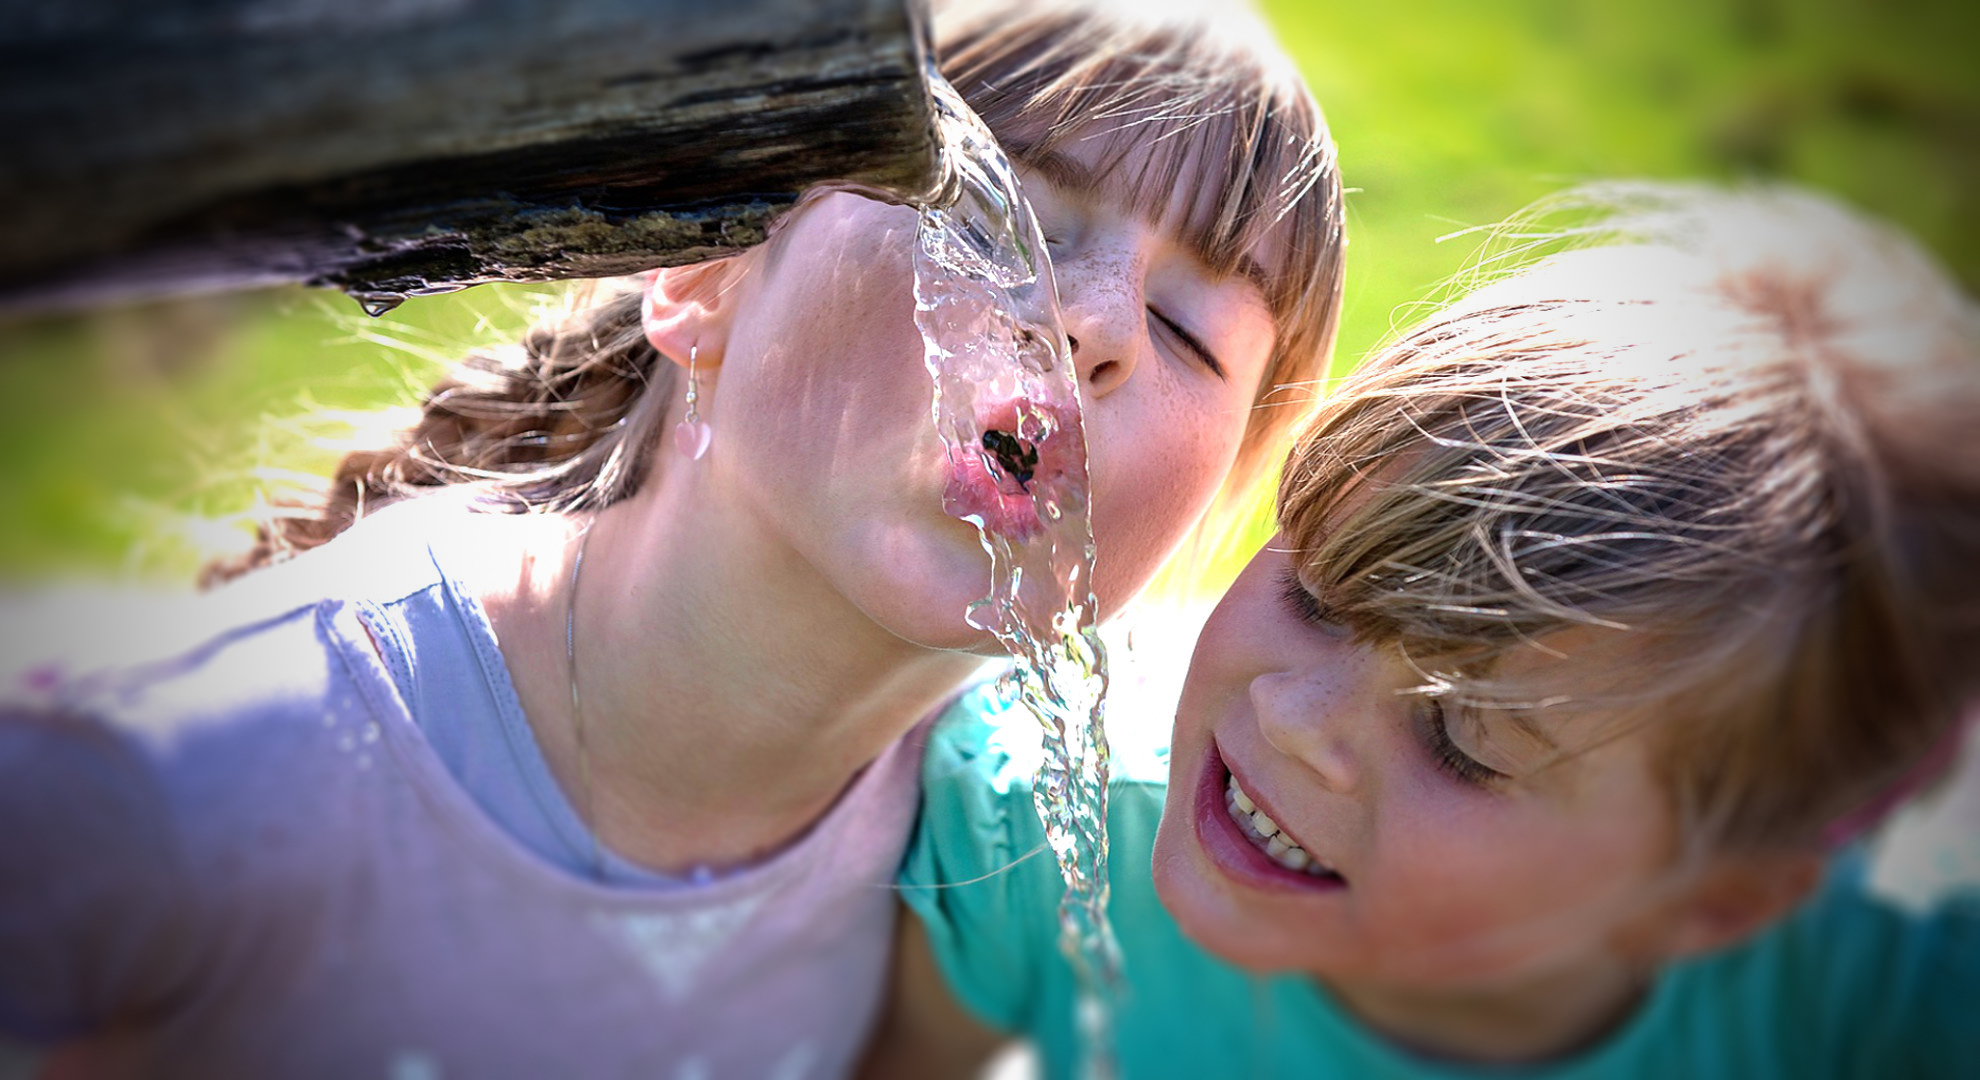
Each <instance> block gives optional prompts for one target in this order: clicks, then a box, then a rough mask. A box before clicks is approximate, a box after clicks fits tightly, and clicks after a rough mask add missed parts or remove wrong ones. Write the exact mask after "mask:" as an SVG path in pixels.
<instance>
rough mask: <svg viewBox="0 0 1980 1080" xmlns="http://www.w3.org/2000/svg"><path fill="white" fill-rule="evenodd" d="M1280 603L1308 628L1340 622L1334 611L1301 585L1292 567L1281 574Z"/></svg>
mask: <svg viewBox="0 0 1980 1080" xmlns="http://www.w3.org/2000/svg"><path fill="white" fill-rule="evenodd" d="M1279 602H1280V603H1281V604H1284V605H1285V607H1286V610H1287V611H1290V612H1292V613H1293V615H1294V616H1296V617H1297V618H1298V619H1299V621H1300V622H1303V623H1305V624H1307V625H1308V626H1328V625H1334V624H1337V622H1338V620H1336V619H1335V617H1334V609H1333V608H1330V607H1328V606H1327V605H1326V604H1325V603H1323V602H1322V601H1321V599H1320V598H1319V597H1317V596H1315V595H1313V593H1312V591H1311V590H1309V589H1308V588H1307V587H1306V586H1305V585H1303V584H1301V583H1300V580H1299V574H1297V573H1296V572H1294V570H1293V569H1292V567H1287V568H1285V569H1284V570H1281V571H1280V572H1279Z"/></svg>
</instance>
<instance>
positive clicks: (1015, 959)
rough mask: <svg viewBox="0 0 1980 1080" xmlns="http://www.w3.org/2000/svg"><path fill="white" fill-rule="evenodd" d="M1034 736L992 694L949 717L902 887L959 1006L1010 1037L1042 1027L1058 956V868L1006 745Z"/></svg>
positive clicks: (934, 737)
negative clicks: (1042, 1003) (1047, 983)
mask: <svg viewBox="0 0 1980 1080" xmlns="http://www.w3.org/2000/svg"><path fill="white" fill-rule="evenodd" d="M1028 725H1029V727H1028ZM1026 739H1029V740H1030V741H1031V742H1033V743H1035V742H1036V741H1037V735H1036V730H1035V722H1034V721H1032V720H1031V718H1030V717H1029V716H1027V715H1024V714H1023V713H1022V712H1021V711H1016V710H1011V709H1009V708H1008V707H1007V706H1005V705H1004V704H1003V703H1001V702H999V701H998V699H997V698H996V696H995V695H994V693H993V692H992V691H991V690H990V689H988V688H983V689H979V690H976V691H972V692H970V693H968V694H965V695H964V696H963V697H962V698H960V699H958V700H957V702H956V703H955V704H953V705H951V706H950V707H949V708H948V710H946V711H945V712H944V714H943V715H942V717H941V718H940V719H938V720H937V722H936V725H935V728H934V730H933V731H932V732H931V734H930V737H929V740H928V749H927V753H926V756H925V758H924V759H923V765H922V805H921V816H920V819H919V822H918V824H917V825H916V827H915V836H914V839H913V841H912V843H911V844H910V846H909V848H908V855H907V859H906V861H905V863H904V864H903V866H902V870H901V879H900V891H901V899H902V900H903V901H904V902H905V903H906V904H907V906H908V907H909V908H911V909H913V911H914V912H915V914H916V915H918V916H919V917H920V919H921V922H922V926H923V928H924V929H925V930H926V931H927V934H928V941H929V945H930V946H931V948H932V949H933V951H934V954H935V958H936V961H937V963H938V964H940V966H941V968H942V973H943V975H944V976H946V977H947V979H948V981H949V988H950V990H951V991H952V992H953V993H954V994H955V996H956V1000H957V1001H959V1002H961V1003H962V1005H963V1006H964V1007H965V1008H967V1009H968V1010H969V1011H970V1012H972V1013H973V1014H975V1015H976V1017H977V1018H978V1019H979V1020H982V1021H983V1022H984V1023H986V1024H988V1025H989V1026H991V1027H993V1028H996V1029H998V1030H1000V1031H1004V1032H1009V1033H1016V1032H1023V1031H1026V1030H1029V1029H1030V1027H1031V1026H1032V1024H1033V1023H1034V1021H1035V1017H1034V1016H1033V1013H1034V1011H1035V1009H1036V1008H1037V1005H1038V1002H1039V999H1040V997H1041V996H1042V995H1041V992H1040V991H1041V988H1042V981H1043V980H1044V979H1045V978H1047V977H1048V973H1047V970H1046V965H1048V964H1050V963H1052V962H1053V960H1054V958H1055V957H1056V955H1057V954H1056V952H1055V947H1056V946H1055V941H1056V932H1055V926H1054V912H1056V910H1057V905H1058V899H1059V877H1058V867H1057V864H1056V863H1055V862H1054V861H1053V858H1052V852H1051V849H1050V848H1048V847H1047V846H1046V844H1045V837H1044V833H1043V830H1042V829H1040V827H1039V825H1038V819H1037V816H1036V814H1035V813H1034V812H1033V810H1032V802H1031V776H1030V772H1031V770H1030V769H1029V768H1027V767H1026V763H1024V762H1023V761H1021V760H1019V759H1018V757H1014V755H1013V754H1012V753H1011V752H1010V750H1009V749H1008V747H1009V746H1022V745H1024V742H1023V740H1026ZM1020 756H1021V755H1020Z"/></svg>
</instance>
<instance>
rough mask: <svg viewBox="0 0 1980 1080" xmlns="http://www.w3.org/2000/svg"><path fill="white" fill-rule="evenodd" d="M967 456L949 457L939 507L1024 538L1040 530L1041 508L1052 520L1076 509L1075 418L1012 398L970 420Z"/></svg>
mask: <svg viewBox="0 0 1980 1080" xmlns="http://www.w3.org/2000/svg"><path fill="white" fill-rule="evenodd" d="M977 422H978V426H979V430H981V431H982V433H983V434H982V435H981V436H979V437H978V439H977V447H976V450H975V452H974V453H962V454H955V455H951V458H950V468H951V471H950V477H949V482H948V487H947V489H946V490H945V492H944V494H943V506H944V508H945V509H946V510H947V511H948V512H949V514H950V515H952V516H954V517H958V518H961V519H963V520H965V521H974V522H976V523H977V524H979V525H981V526H982V527H983V528H984V529H985V530H987V531H989V532H992V533H996V534H998V535H1001V536H1006V537H1010V538H1012V539H1015V540H1019V541H1028V540H1030V539H1031V538H1032V537H1034V536H1037V535H1038V534H1039V532H1040V531H1041V530H1042V529H1043V527H1044V526H1043V523H1042V522H1041V521H1040V517H1039V515H1040V510H1041V506H1042V507H1043V510H1044V511H1045V512H1046V513H1047V514H1048V515H1050V516H1051V517H1052V518H1053V519H1054V520H1056V519H1057V517H1058V516H1059V513H1060V510H1061V509H1063V508H1065V507H1069V506H1077V505H1079V499H1080V498H1081V497H1082V496H1081V485H1082V483H1083V476H1084V472H1083V470H1082V469H1081V468H1080V462H1079V458H1078V454H1079V446H1080V440H1079V434H1078V432H1079V428H1078V423H1079V416H1078V413H1077V412H1073V413H1072V414H1071V415H1067V413H1066V411H1065V410H1064V409H1061V408H1058V407H1055V406H1053V405H1050V404H1048V403H1045V402H1038V401H1032V400H1029V399H1025V398H1013V399H1010V400H1007V401H1002V402H997V403H994V404H991V405H989V406H988V407H987V408H986V409H985V410H984V411H983V412H981V413H980V414H979V415H978V418H977Z"/></svg>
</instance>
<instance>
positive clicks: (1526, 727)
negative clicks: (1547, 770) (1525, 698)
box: [1499, 709, 1561, 754]
mask: <svg viewBox="0 0 1980 1080" xmlns="http://www.w3.org/2000/svg"><path fill="white" fill-rule="evenodd" d="M1499 715H1501V716H1503V717H1505V718H1506V719H1507V720H1508V721H1510V722H1511V723H1512V726H1513V727H1514V728H1515V729H1516V730H1518V731H1519V733H1520V734H1522V735H1524V736H1526V737H1527V738H1529V739H1531V740H1533V741H1534V742H1537V743H1539V744H1540V745H1541V746H1543V747H1545V748H1546V749H1547V750H1548V751H1550V752H1552V753H1556V754H1558V753H1560V752H1561V747H1560V744H1559V743H1556V742H1555V741H1554V739H1553V737H1552V736H1550V735H1548V734H1547V730H1546V729H1545V728H1543V727H1541V726H1540V721H1539V720H1537V719H1535V718H1534V715H1533V713H1532V711H1530V710H1528V709H1506V710H1504V711H1502V712H1501V713H1500V714H1499Z"/></svg>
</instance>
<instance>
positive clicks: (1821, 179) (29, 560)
mask: <svg viewBox="0 0 1980 1080" xmlns="http://www.w3.org/2000/svg"><path fill="white" fill-rule="evenodd" d="M1263 6H1264V8H1265V10H1266V12H1267V14H1268V16H1269V18H1270V20H1271V21H1272V23H1273V24H1274V25H1275V27H1276V28H1277V30H1278V32H1279V34H1280V36H1281V39H1282V41H1283V42H1284V44H1285V46H1286V48H1287V50H1288V51H1289V52H1290V53H1291V54H1292V55H1293V57H1294V58H1295V59H1296V60H1297V61H1298V62H1299V63H1300V65H1301V66H1302V67H1303V68H1304V70H1305V72H1306V76H1307V78H1308V80H1309V81H1310V83H1311V85H1312V87H1313V89H1314V92H1315V94H1316V96H1317V97H1318V98H1319V100H1320V102H1321V105H1322V106H1323V108H1324V109H1325V110H1326V112H1327V115H1328V118H1329V120H1330V121H1331V123H1332V126H1333V129H1334V132H1335V136H1336V138H1337V140H1338V142H1339V144H1340V147H1341V154H1342V161H1343V169H1344V173H1345V176H1346V180H1347V183H1348V185H1349V186H1350V187H1351V188H1352V189H1353V193H1352V194H1351V195H1350V196H1349V200H1348V206H1349V235H1350V243H1351V248H1350V263H1349V273H1350V277H1349V287H1348V300H1347V320H1346V325H1345V328H1344V331H1343V333H1342V336H1341V342H1340V351H1339V355H1338V358H1337V360H1336V370H1341V369H1342V368H1344V367H1345V366H1346V365H1351V364H1353V363H1354V362H1356V361H1357V360H1358V359H1359V358H1360V357H1361V356H1362V355H1363V353H1364V352H1366V351H1367V349H1368V348H1369V347H1370V346H1371V345H1373V344H1375V343H1376V342H1378V341H1379V340H1380V339H1381V338H1382V337H1383V336H1384V335H1385V334H1386V333H1387V332H1388V331H1389V330H1390V329H1391V327H1392V326H1395V325H1399V324H1401V323H1403V322H1407V321H1408V320H1409V318H1410V317H1411V314H1412V311H1413V307H1412V305H1413V303H1415V302H1418V301H1420V300H1421V299H1422V298H1423V297H1425V296H1426V295H1428V294H1430V292H1431V291H1432V289H1433V287H1434V286H1435V285H1437V284H1438V283H1439V282H1440V281H1442V280H1443V279H1445V278H1446V277H1447V276H1449V275H1450V274H1452V273H1453V272H1455V271H1456V270H1458V269H1459V268H1460V267H1461V266H1462V265H1463V264H1464V262H1465V261H1466V259H1467V257H1468V256H1469V255H1470V254H1471V253H1472V252H1473V250H1474V249H1475V247H1476V243H1477V238H1476V237H1475V236H1452V234H1456V233H1460V232H1462V231H1463V230H1465V229H1467V228H1469V227H1472V226H1477V225H1483V224H1489V223H1491V222H1493V221H1495V220H1497V219H1499V218H1501V217H1503V216H1504V215H1506V214H1508V213H1510V212H1511V211H1513V210H1516V209H1518V208H1519V207H1521V206H1523V205H1524V204H1526V203H1528V202H1530V201H1531V200H1533V199H1534V198H1536V197H1538V196H1541V195H1543V194H1546V193H1548V192H1551V191H1554V190H1557V189H1558V188H1560V187H1562V186H1564V185H1565V184H1567V183H1570V182H1573V181H1577V180H1583V179H1590V178H1599V177H1616V176H1648V177H1666V178H1668V177H1705V178H1714V179H1721V180H1732V179H1740V178H1785V179H1791V180H1794V181H1797V182H1800V183H1803V184H1807V185H1810V186H1813V187H1816V188H1819V189H1823V190H1826V191H1829V192H1832V193H1834V194H1837V195H1839V196H1841V197H1843V198H1845V199H1847V200H1849V201H1851V202H1853V203H1855V204H1856V205H1858V206H1860V207H1862V208H1864V209H1867V210H1869V211H1871V212H1872V213H1875V214H1877V215H1880V216H1882V217H1885V218H1887V219H1890V220H1892V221H1894V222H1896V223H1898V224H1899V225H1901V226H1903V227H1904V228H1906V229H1908V230H1910V231H1911V232H1912V233H1913V234H1914V235H1915V236H1917V237H1918V238H1919V239H1920V240H1921V241H1922V242H1923V243H1924V244H1925V245H1926V246H1927V247H1929V248H1931V249H1932V250H1934V251H1935V252H1936V253H1937V254H1938V255H1939V257H1940V258H1942V259H1943V260H1944V261H1945V262H1946V263H1947V264H1948V265H1949V266H1950V267H1951V269H1952V270H1953V272H1954V273H1955V274H1956V275H1957V276H1958V277H1959V278H1960V279H1961V280H1962V281H1964V282H1965V284H1966V286H1967V288H1968V289H1969V290H1970V291H1980V64H1976V63H1975V62H1974V59H1973V57H1974V55H1975V52H1976V47H1980V30H1976V27H1980V17H1977V16H1976V13H1980V8H1976V7H1975V6H1974V5H1973V4H1971V2H1970V0H1877V2H1871V0H1604V2H1602V3H1599V4H1597V3H1576V2H1569V0H1501V2H1497V3H1491V4H1481V3H1477V2H1475V0H1422V2H1418V3H1412V4H1407V5H1397V4H1371V3H1359V4H1349V3H1341V2H1335V0H1327V2H1315V0H1267V2H1265V3H1264V5H1263ZM10 209H11V211H12V212H15V213H32V212H33V208H31V207H13V208H10ZM1444 237H1450V239H1446V240H1443V241H1441V242H1440V238H1444ZM557 295H558V290H557V289H556V288H554V287H528V288H525V287H509V286H483V287H479V288H475V289H470V290H468V291H466V292H462V293H457V294H454V295H450V296H442V297H429V298H419V299H414V300H412V301H410V302H408V303H406V304H405V305H404V306H403V307H400V308H399V309H398V310H396V311H394V312H392V313H391V314H389V315H387V316H385V317H383V318H380V319H375V320H374V319H370V318H367V317H365V316H363V315H362V314H360V313H359V312H358V311H357V308H356V305H355V304H354V303H353V302H351V301H350V300H348V299H346V298H345V297H343V296H341V295H338V294H335V293H327V292H312V291H308V290H302V289H286V290H278V291H272V292H259V293H245V294H236V295H227V296H217V297H203V298H195V299H187V300H179V301H174V302H169V303H156V304H148V305H143V306H136V307H123V308H117V309H111V310H102V311H97V312H93V313H90V314H87V315H80V316H74V315H72V316H61V317H44V318H19V317H17V318H14V319H13V320H11V321H8V322H5V323H0V460H4V462H5V464H4V466H0V506H4V507H5V511H4V515H0V522H4V523H3V524H0V588H6V587H9V586H22V585H27V584H31V583H44V582H49V581H53V580H64V579H71V578H76V577H85V578H93V579H98V580H102V579H106V578H113V579H117V580H125V581H129V580H135V581H140V582H145V583H153V584H163V583H170V582H182V581H186V580H189V578H190V575H191V574H192V572H193V571H194V570H195V569H196V568H197V567H198V565H199V564H200V563H201V562H203V561H204V560H205V559H206V558H208V557H210V556H211V555H214V554H218V553H223V552H225V551H227V550H230V549H233V548H238V547H239V546H242V545H243V544H244V542H245V537H246V533H245V531H244V530H243V527H242V521H243V520H244V516H245V514H246V513H247V512H249V511H251V510H252V507H253V506H254V503H255V500H256V497H257V492H258V491H260V490H262V489H263V488H264V487H265V486H266V485H268V484H270V483H281V482H284V481H285V480H287V479H290V478H293V477H294V476H296V475H298V474H307V473H310V472H324V471H327V470H328V469H329V468H330V466H331V465H332V464H333V463H334V462H335V460H336V458H337V456H338V454H339V452H340V447H339V445H338V441H337V440H338V439H339V438H340V437H341V436H342V435H343V434H347V426H346V423H345V422H346V421H348V420H350V419H352V418H354V417H361V416H362V415H363V414H366V413H368V412H370V411H373V410H377V409H382V408H388V407H393V406H406V405H410V404H412V403H413V402H414V401H415V400H416V398H417V395H418V393H419V392H420V390H421V389H422V388H423V387H424V386H425V385H426V384H427V383H428V382H429V381H430V380H431V378H432V376H433V374H434V373H435V371H436V370H438V368H439V367H441V366H443V365H444V364H445V363H446V362H448V360H450V359H451V358H452V357H454V356H456V355H458V354H459V353H460V352H461V351H462V350H463V349H464V348H465V347H467V346H468V345H470V344H472V343H477V342H486V341H492V340H499V339H502V338H507V337H512V336H513V335H514V334H515V333H516V332H517V331H518V330H519V329H520V328H521V327H522V326H523V325H524V324H525V323H526V322H528V321H529V319H530V318H531V314H532V311H533V310H534V309H535V308H536V307H537V306H538V305H540V304H544V303H547V302H551V301H553V300H554V299H555V297H556V296H557ZM1262 522H1263V515H1254V520H1253V522H1252V524H1251V526H1250V528H1251V529H1252V530H1253V532H1252V534H1251V541H1252V542H1255V539H1256V537H1257V530H1259V529H1261V528H1262V527H1263V525H1262ZM1250 546H1251V545H1250V543H1243V542H1241V543H1239V544H1238V545H1234V546H1233V547H1232V549H1231V550H1234V551H1244V550H1248V549H1249V547H1250ZM1222 558H1223V559H1224V562H1222V563H1220V564H1218V565H1211V566H1201V565H1199V566H1195V567H1192V568H1191V570H1192V572H1191V575H1190V576H1191V577H1192V578H1193V579H1194V580H1196V581H1198V582H1200V583H1202V584H1203V585H1204V586H1205V587H1216V586H1218V585H1219V584H1221V582H1222V580H1223V579H1225V578H1226V577H1227V576H1228V574H1230V573H1234V572H1235V564H1234V562H1232V561H1231V560H1232V559H1234V558H1236V556H1223V557H1222ZM1206 570H1207V571H1208V573H1205V572H1204V571H1206Z"/></svg>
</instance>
